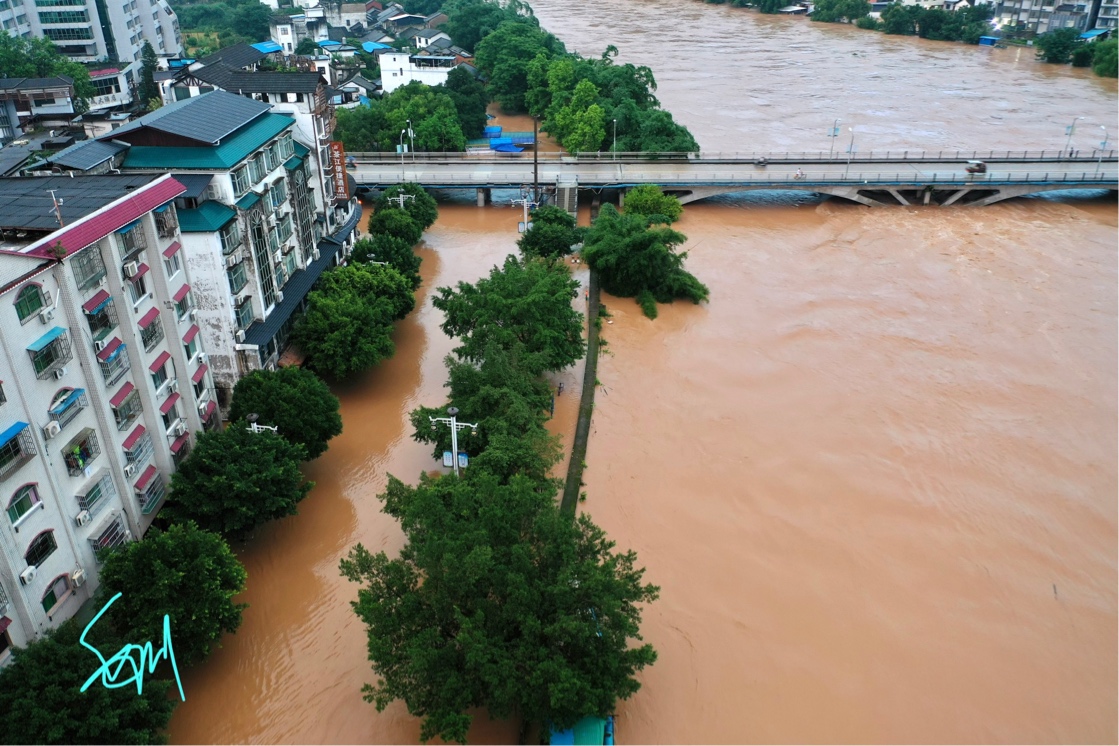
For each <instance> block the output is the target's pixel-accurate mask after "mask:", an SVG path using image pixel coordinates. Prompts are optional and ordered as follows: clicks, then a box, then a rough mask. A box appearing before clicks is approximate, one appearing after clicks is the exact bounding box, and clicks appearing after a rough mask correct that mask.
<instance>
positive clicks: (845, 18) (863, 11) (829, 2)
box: [778, 0, 870, 23]
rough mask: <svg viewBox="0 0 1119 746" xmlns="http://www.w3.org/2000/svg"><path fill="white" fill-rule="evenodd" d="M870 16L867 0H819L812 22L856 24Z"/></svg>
mask: <svg viewBox="0 0 1119 746" xmlns="http://www.w3.org/2000/svg"><path fill="white" fill-rule="evenodd" d="M778 10H780V8H779V9H778ZM869 14H870V3H868V2H867V1H866V0H819V2H817V3H816V5H815V6H814V7H813V9H812V20H813V21H822V22H824V23H840V22H845V23H854V22H855V21H857V20H859V19H860V18H864V17H866V16H867V15H869Z"/></svg>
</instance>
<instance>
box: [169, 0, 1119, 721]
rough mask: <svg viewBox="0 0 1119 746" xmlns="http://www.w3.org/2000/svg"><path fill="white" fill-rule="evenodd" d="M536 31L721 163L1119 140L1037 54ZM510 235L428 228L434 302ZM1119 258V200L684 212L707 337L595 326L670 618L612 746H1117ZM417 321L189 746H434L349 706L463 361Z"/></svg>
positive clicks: (656, 14) (322, 462)
mask: <svg viewBox="0 0 1119 746" xmlns="http://www.w3.org/2000/svg"><path fill="white" fill-rule="evenodd" d="M533 5H534V7H535V9H536V12H537V14H538V15H539V16H540V18H541V21H542V23H543V25H544V26H545V27H546V28H548V29H550V30H552V31H554V32H555V33H557V34H558V35H559V36H560V37H561V38H562V39H564V41H565V42H566V43H567V44H568V46H569V47H570V48H574V49H577V50H578V51H580V52H582V53H583V54H586V55H588V56H598V54H600V53H601V51H602V49H603V48H604V47H605V46H606V45H607V44H611V43H612V44H614V45H615V46H617V47H618V48H619V50H620V53H621V54H620V57H619V61H620V62H635V63H637V64H648V65H650V66H652V67H653V69H654V71H655V73H656V76H657V80H658V82H659V84H660V88H659V90H658V91H657V95H658V96H659V97H660V99H661V101H662V102H663V103H664V105H665V107H666V108H668V109H669V110H671V111H672V112H673V114H674V116H675V117H676V118H677V120H678V121H681V122H682V123H684V124H686V125H687V126H688V127H689V128H691V129H692V131H693V133H694V134H695V135H696V138H697V139H698V141H699V142H700V144H701V145H702V146H703V147H704V149H705V150H723V151H733V150H770V149H772V150H784V149H791V150H804V149H808V148H814V149H821V150H827V149H828V146H829V144H830V143H829V142H828V138H827V137H826V136H825V135H826V132H827V128H828V126H829V125H830V124H831V121H832V120H833V119H834V118H835V117H841V118H842V119H843V120H844V121H843V123H842V124H841V128H842V131H843V132H844V133H845V134H844V136H843V137H842V138H840V142H839V143H837V144H836V149H837V150H839V149H845V148H846V147H847V145H848V140H849V139H850V137H851V133H848V132H847V130H846V127H847V126H849V125H850V126H853V127H854V130H855V132H854V135H855V144H856V148H857V149H858V151H859V152H863V151H865V150H868V149H871V148H872V147H873V148H874V149H886V148H890V149H896V148H919V147H928V148H936V149H940V148H953V149H954V148H967V149H971V148H973V147H979V148H988V147H995V148H1014V149H1023V148H1029V149H1042V148H1052V149H1057V148H1060V147H1063V145H1064V126H1065V125H1066V124H1067V123H1068V121H1069V120H1070V119H1071V118H1072V117H1073V116H1085V117H1086V119H1085V121H1083V122H1081V123H1080V125H1079V128H1078V130H1077V135H1076V136H1075V137H1074V146H1078V147H1081V148H1091V147H1092V143H1093V141H1094V140H1095V138H1097V137H1098V134H1097V133H1098V132H1099V130H1098V125H1099V124H1105V125H1107V126H1108V127H1109V128H1110V129H1111V131H1112V132H1113V133H1114V132H1115V129H1116V127H1115V120H1116V82H1115V81H1114V80H1104V79H1099V78H1094V77H1093V76H1092V75H1091V73H1090V72H1085V71H1083V70H1073V69H1072V68H1069V67H1053V66H1044V65H1040V64H1038V63H1036V62H1034V61H1033V60H1032V59H1031V57H1032V52H1031V51H1029V50H1016V49H1007V50H991V49H978V48H976V47H969V46H964V45H957V44H948V43H938V42H927V41H922V40H918V39H912V38H897V37H886V36H883V35H881V34H875V33H870V32H863V31H860V30H857V29H852V28H843V27H839V26H832V25H830V24H812V23H810V22H807V21H805V20H804V19H795V18H775V17H763V16H759V15H757V14H756V13H754V12H752V11H745V10H742V9H737V8H729V7H724V6H712V5H706V4H703V3H700V2H688V3H682V4H681V3H669V2H667V0H642V2H637V1H636V0H623V1H615V2H610V3H607V4H595V5H591V4H589V3H583V4H569V3H560V2H559V0H545V1H544V2H536V3H533ZM666 29H671V33H670V34H665V30H666ZM519 219H520V212H519V210H513V209H510V208H508V207H498V206H493V207H489V208H485V209H479V208H475V207H473V206H469V205H465V204H452V205H447V204H442V205H440V219H439V221H438V222H437V223H436V225H435V226H434V227H433V228H432V230H431V231H429V232H428V234H426V235H425V245H426V247H427V248H425V249H424V252H423V253H424V266H423V274H424V277H425V285H424V287H425V289H426V288H431V287H433V286H436V285H446V284H453V283H454V282H457V281H458V280H467V281H472V280H475V279H477V278H478V277H480V276H481V275H483V274H485V273H486V272H488V271H489V268H490V267H491V266H492V265H493V264H494V263H496V262H498V261H500V260H501V258H502V257H503V256H504V255H505V254H506V253H509V252H512V251H515V241H516V237H517V236H516V222H517V221H518V220H519ZM1116 226H1117V221H1116V205H1115V200H1114V198H1113V197H1107V198H1099V199H1091V198H1083V197H1081V198H1078V199H1074V200H1068V201H1064V202H1062V201H1060V200H1057V199H1028V200H1015V201H1011V202H1007V203H1002V204H999V205H995V206H992V207H987V208H976V209H967V208H960V209H951V208H917V207H914V208H885V209H868V208H864V207H858V206H853V205H846V204H842V203H838V202H831V201H820V200H815V199H811V198H787V197H781V196H772V195H765V194H758V195H754V196H751V197H749V198H730V197H724V198H717V199H714V200H709V201H705V202H700V203H696V204H692V205H689V206H688V207H687V208H686V211H685V216H684V219H683V220H682V221H681V222H680V224H679V226H678V227H679V229H680V230H681V231H682V232H683V233H685V234H687V236H688V243H687V246H686V247H685V248H686V249H687V250H688V251H689V252H690V254H689V259H688V268H689V269H690V270H691V271H692V272H694V273H695V274H696V275H697V276H698V277H699V278H700V279H701V280H703V281H704V282H705V283H707V284H708V285H709V287H710V288H711V298H712V300H711V302H710V303H709V304H708V305H706V306H702V307H697V306H692V305H674V306H669V307H662V309H661V315H660V317H659V318H658V319H657V320H656V321H655V322H650V321H648V320H647V319H645V318H644V317H642V316H640V314H639V312H638V309H637V307H636V305H634V304H633V302H632V301H631V300H617V299H611V298H609V297H607V298H605V301H606V303H607V305H608V307H609V310H610V311H611V312H612V313H613V314H614V323H613V324H612V325H609V326H606V327H604V335H605V337H606V339H607V340H608V341H609V348H608V349H609V350H610V354H608V355H606V356H604V357H603V359H602V360H601V361H600V364H599V378H600V379H601V381H602V383H603V388H602V389H600V391H599V396H598V399H597V402H596V407H595V420H594V424H593V434H592V437H591V442H590V449H589V452H588V456H587V463H588V467H589V468H588V470H587V472H586V476H585V479H586V481H587V483H588V488H587V491H588V493H589V499H588V501H587V502H586V503H584V504H583V505H582V506H581V507H582V508H585V509H586V510H587V511H588V512H589V513H590V514H591V515H592V516H593V517H594V518H595V520H596V521H597V522H598V523H599V524H601V525H602V526H603V527H604V528H606V530H607V531H608V532H609V534H610V535H611V538H613V539H614V540H616V541H617V542H618V544H619V547H620V548H623V549H626V548H633V549H635V550H637V552H638V555H639V559H640V562H641V563H642V564H643V565H644V566H646V567H647V568H648V573H647V579H648V580H649V581H650V582H653V583H656V584H659V585H660V586H661V589H662V590H661V598H660V600H659V601H657V602H656V603H655V604H653V605H652V606H651V607H650V608H649V609H648V610H647V611H646V615H645V625H644V628H643V631H644V633H645V637H646V639H647V640H649V641H650V642H652V643H653V644H654V645H655V646H656V648H657V650H658V652H659V655H660V658H659V660H658V662H657V663H656V665H654V666H652V667H651V668H649V669H647V670H646V671H645V672H644V673H643V675H642V681H643V682H644V686H643V688H642V690H641V691H640V692H639V693H638V694H637V695H636V696H635V697H634V698H633V699H632V700H630V701H628V702H625V703H622V704H621V705H620V707H619V710H618V718H619V719H618V741H619V743H673V742H684V743H731V742H735V743H737V742H753V743H766V742H774V743H798V742H876V743H885V742H924V743H929V742H933V743H935V742H1003V743H1005V742H1020V743H1043V742H1061V743H1069V742H1100V741H1103V742H1107V741H1110V742H1115V741H1116V739H1117V737H1119V734H1117V732H1116V720H1117V717H1119V712H1117V708H1116V700H1117V697H1119V691H1117V685H1116V660H1117V657H1119V650H1117V645H1116V637H1117V632H1119V630H1117V624H1116V614H1117V598H1116V584H1117V574H1116V573H1117V571H1116V554H1117V550H1119V547H1117V539H1116V533H1117V510H1116V492H1117V489H1119V482H1117V478H1116V451H1117V448H1119V442H1117V437H1116V409H1117V405H1119V403H1117V395H1116V379H1117V374H1116V359H1117V354H1119V350H1117V347H1119V345H1117V341H1116V340H1117V336H1119V325H1117V292H1116V284H1117V280H1119V262H1117V258H1116V233H1117V227H1116ZM418 308H419V310H418V311H417V312H416V313H415V314H413V315H412V316H411V317H409V318H408V319H406V320H405V321H404V322H402V323H401V325H400V327H399V329H398V332H397V335H396V340H397V345H398V350H397V354H396V356H395V357H394V358H393V359H392V360H391V361H389V362H387V363H386V364H384V365H382V366H381V367H379V368H378V369H376V370H374V371H371V372H370V373H369V374H368V375H367V376H365V377H364V378H363V379H361V380H357V381H354V382H352V383H351V384H349V385H347V386H346V387H345V388H340V389H336V393H337V394H338V395H339V396H340V398H341V400H342V414H343V419H344V423H345V431H344V432H343V434H342V435H341V436H340V437H338V438H336V439H335V440H334V441H332V442H331V447H330V450H329V451H328V452H327V453H326V454H325V455H324V456H323V457H322V458H320V459H319V460H318V461H316V462H314V463H313V464H311V465H310V466H309V467H308V469H307V473H308V477H309V478H311V479H313V480H315V481H316V482H317V486H316V487H315V489H314V490H313V491H312V493H311V495H310V496H309V497H308V498H307V499H306V500H305V501H304V502H303V503H302V504H301V505H300V515H299V516H296V517H293V518H289V519H285V520H283V521H279V522H276V523H275V524H272V525H269V526H267V527H265V528H264V529H263V530H261V531H260V532H258V535H257V536H256V537H254V538H253V540H252V541H250V542H249V543H248V546H247V547H246V548H244V549H243V550H241V551H240V552H239V554H240V556H241V557H242V560H243V561H244V562H245V564H246V566H247V568H248V571H249V581H248V591H247V592H246V593H245V594H244V596H243V598H242V600H244V601H247V602H248V603H249V604H251V606H250V608H249V609H248V610H247V611H246V613H245V622H244V625H243V626H242V628H241V630H240V631H239V632H238V633H237V634H236V635H233V636H228V637H227V638H226V640H225V643H224V644H225V647H224V648H223V649H221V650H219V651H217V652H216V653H215V654H214V656H213V657H212V658H211V660H209V661H208V662H207V663H206V664H205V665H204V666H202V667H201V668H199V669H197V670H194V671H191V672H190V673H189V675H188V676H187V677H186V678H185V679H184V687H185V689H186V693H187V701H186V703H185V704H183V705H181V706H180V707H179V708H178V711H177V712H176V714H175V717H174V719H173V722H172V734H171V735H172V741H173V742H175V743H199V742H207V743H209V742H226V743H238V742H245V743H273V742H276V743H362V742H368V743H391V742H400V743H413V742H415V741H416V739H417V736H418V733H419V725H418V721H417V720H415V719H414V718H411V717H410V716H409V715H408V714H407V712H406V710H405V708H404V707H403V706H402V705H401V704H399V703H397V704H394V705H393V706H392V707H390V708H389V709H388V710H387V711H386V712H385V713H382V714H378V713H377V712H376V710H375V708H374V707H373V706H372V705H370V704H367V703H365V702H363V701H362V700H361V694H360V689H361V686H362V684H364V683H365V682H367V681H369V680H370V679H371V671H370V668H369V663H368V661H367V659H366V651H365V635H364V630H363V629H362V628H361V625H360V624H359V623H358V621H357V618H356V617H355V616H354V615H353V613H352V611H351V610H350V608H349V605H348V602H349V601H350V600H352V599H353V598H354V596H355V593H356V587H355V586H353V585H351V584H349V583H348V582H346V581H344V580H342V579H341V578H340V577H339V575H338V571H337V564H338V559H339V557H341V556H342V555H343V554H344V553H345V552H346V551H347V549H348V548H349V547H350V546H352V545H353V544H354V543H356V542H358V541H361V542H363V543H365V545H366V546H367V547H370V548H371V549H374V550H376V549H381V548H383V549H385V550H386V551H389V552H390V553H391V552H393V551H394V550H395V549H397V548H398V547H399V546H400V544H401V542H402V535H401V534H400V531H399V529H398V528H397V526H396V524H395V523H394V522H392V521H391V520H389V519H387V518H386V517H385V516H384V515H382V514H381V513H380V512H379V510H380V504H379V503H378V502H377V501H376V499H375V496H376V494H377V493H378V492H379V491H380V490H381V489H382V487H383V485H384V483H385V474H386V472H389V473H392V474H395V475H397V476H399V477H401V478H403V479H406V480H414V479H415V478H416V476H417V475H418V474H419V473H420V471H421V470H423V469H431V468H434V466H435V464H434V462H433V461H432V460H431V459H430V458H429V450H428V448H427V447H426V446H420V445H418V444H415V443H413V442H412V441H411V439H410V438H409V432H408V430H407V423H406V416H407V412H408V411H409V410H410V409H412V408H413V407H415V406H417V405H418V404H420V403H428V404H430V403H434V402H438V401H441V400H442V397H443V392H442V384H443V382H444V379H445V373H444V368H443V364H442V359H443V357H444V356H445V355H446V354H447V353H448V352H449V350H450V348H451V347H452V346H453V345H452V342H451V341H450V340H448V339H447V338H446V337H445V336H444V335H443V334H442V332H441V331H440V330H439V328H438V324H439V322H440V320H441V319H440V318H439V314H438V313H437V312H435V311H434V309H432V307H431V304H430V299H429V298H427V297H425V298H424V300H423V302H422V304H420V305H419V306H418ZM566 380H567V385H566V389H567V391H568V392H572V393H574V392H575V391H577V389H578V385H577V384H576V383H574V382H575V381H576V380H577V379H576V378H575V376H573V375H571V376H569V377H568V378H567V379H566ZM574 401H575V397H574V396H571V397H569V396H568V395H567V394H565V395H564V396H563V397H561V398H560V400H559V401H558V402H557V403H558V404H559V409H558V411H557V420H558V421H560V423H561V424H566V423H569V422H570V421H571V417H572V413H571V411H570V410H568V409H566V407H568V406H569V405H571V404H574ZM568 427H569V425H568ZM515 737H516V725H515V724H505V723H486V722H481V723H478V724H476V726H475V728H474V730H473V731H472V733H471V741H472V742H478V743H482V742H510V741H512V740H513V739H514V738H515Z"/></svg>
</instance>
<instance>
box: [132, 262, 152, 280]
mask: <svg viewBox="0 0 1119 746" xmlns="http://www.w3.org/2000/svg"><path fill="white" fill-rule="evenodd" d="M150 271H151V267H149V266H148V265H146V264H144V263H142V262H141V263H140V266H139V267H137V268H136V274H134V275H132V276H131V277H129V278H128V281H129V282H136V281H137V280H139V279H140V278H141V277H143V276H144V275H146V274H147V273H148V272H150Z"/></svg>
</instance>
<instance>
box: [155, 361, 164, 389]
mask: <svg viewBox="0 0 1119 746" xmlns="http://www.w3.org/2000/svg"><path fill="white" fill-rule="evenodd" d="M165 383H167V363H164V364H163V365H161V366H159V367H158V368H156V369H155V370H153V371H152V385H153V386H155V388H156V391H158V390H159V389H160V388H161V387H162V386H163V384H165Z"/></svg>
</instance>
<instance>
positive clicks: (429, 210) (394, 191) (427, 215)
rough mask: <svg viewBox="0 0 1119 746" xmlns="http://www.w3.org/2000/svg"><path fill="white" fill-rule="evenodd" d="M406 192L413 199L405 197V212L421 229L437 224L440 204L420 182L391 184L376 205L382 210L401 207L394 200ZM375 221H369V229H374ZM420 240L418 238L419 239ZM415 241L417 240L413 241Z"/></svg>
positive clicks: (424, 229)
mask: <svg viewBox="0 0 1119 746" xmlns="http://www.w3.org/2000/svg"><path fill="white" fill-rule="evenodd" d="M401 194H404V195H405V196H406V197H411V199H405V201H404V208H403V209H404V212H406V213H408V217H410V218H412V220H414V221H416V225H418V226H420V231H426V230H427V229H428V228H430V227H431V226H432V225H434V224H435V220H436V218H438V217H439V206H438V205H437V204H436V203H435V198H434V197H432V196H431V195H430V194H428V193H427V190H426V189H424V188H423V187H422V186H420V185H419V184H413V183H406V184H396V185H395V186H390V187H388V188H386V189H385V190H384V191H382V192H381V195H380V196H379V197H378V198H377V201H376V202H375V203H374V207H375V208H376V209H377V210H378V211H380V210H390V209H393V208H395V209H398V210H399V209H401V208H400V205H399V204H398V203H397V202H396V201H394V198H396V197H398V196H399V195H401ZM373 225H374V223H373V221H372V219H371V220H370V221H369V226H370V227H369V230H370V231H373V230H374V228H373ZM417 240H418V239H417ZM413 243H415V241H413Z"/></svg>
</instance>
